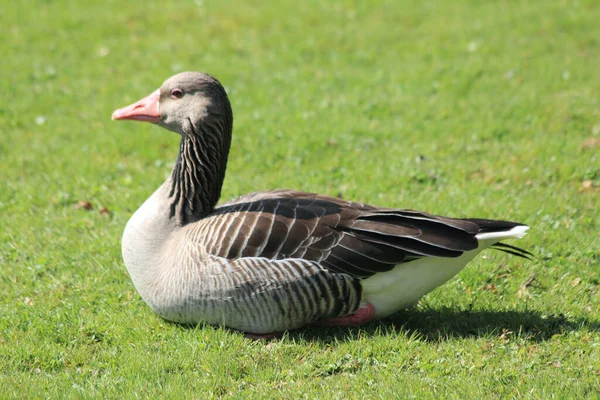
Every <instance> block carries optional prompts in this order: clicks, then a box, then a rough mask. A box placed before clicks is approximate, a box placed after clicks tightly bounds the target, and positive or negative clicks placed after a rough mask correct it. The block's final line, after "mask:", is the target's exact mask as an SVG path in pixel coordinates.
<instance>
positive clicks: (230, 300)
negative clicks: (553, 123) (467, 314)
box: [112, 72, 531, 336]
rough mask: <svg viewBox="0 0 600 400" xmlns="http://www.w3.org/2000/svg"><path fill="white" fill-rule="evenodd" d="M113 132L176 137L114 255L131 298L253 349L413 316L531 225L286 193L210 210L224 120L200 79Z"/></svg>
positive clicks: (229, 119)
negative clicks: (290, 337) (142, 128)
mask: <svg viewBox="0 0 600 400" xmlns="http://www.w3.org/2000/svg"><path fill="white" fill-rule="evenodd" d="M112 119H113V120H134V121H146V122H150V123H153V124H156V125H159V126H161V127H163V128H166V129H168V130H170V131H173V132H175V133H177V134H179V135H180V136H181V140H180V144H179V154H178V156H177V160H176V162H175V165H174V167H173V170H172V172H171V174H170V175H169V176H168V178H167V179H166V180H165V182H164V183H163V184H162V185H161V186H160V187H159V188H158V189H157V190H156V191H155V192H154V194H152V195H151V196H150V198H148V199H147V200H146V201H145V202H144V203H143V204H142V206H141V207H140V208H139V209H138V210H137V211H136V212H135V213H134V214H133V216H132V217H131V219H130V220H129V221H128V223H127V225H126V227H125V230H124V233H123V237H122V255H123V260H124V263H125V266H126V268H127V271H128V272H129V275H130V277H131V279H132V281H133V284H134V286H135V288H136V290H137V291H138V292H139V294H140V295H141V297H142V298H143V300H144V301H145V302H146V303H147V304H148V305H149V306H150V308H151V309H152V310H153V311H154V312H155V313H156V314H158V315H159V316H160V317H162V318H163V319H166V320H169V321H173V322H176V323H182V324H199V323H208V324H212V325H220V326H225V327H228V328H232V329H235V330H239V331H242V332H245V333H248V334H253V335H259V336H260V335H265V336H266V335H269V334H273V333H277V332H282V331H286V330H291V329H297V328H300V327H303V326H305V325H313V326H322V325H326V326H327V325H328V326H358V325H362V324H365V323H367V322H369V321H372V320H374V319H380V318H385V317H388V316H390V315H392V314H394V313H396V312H397V311H399V310H401V309H405V308H409V307H412V306H415V305H416V304H417V303H418V301H419V299H420V298H421V297H422V296H423V295H425V294H426V293H428V292H430V291H431V290H433V289H435V288H436V287H438V286H439V285H441V284H443V283H444V282H446V281H448V280H449V279H450V278H452V277H453V276H454V275H456V274H457V273H458V272H459V271H460V270H462V269H463V267H464V266H465V265H466V264H467V263H468V262H469V261H470V260H472V259H473V257H475V256H476V255H477V254H478V253H480V252H481V251H482V250H484V249H486V248H488V247H493V248H496V249H498V250H502V251H505V252H508V253H512V254H515V255H518V256H521V257H525V258H528V256H530V255H531V253H529V252H528V251H526V250H523V249H520V248H518V247H515V246H511V245H507V244H504V243H500V241H501V240H504V239H512V238H521V237H523V236H524V235H525V233H526V231H527V230H528V229H529V227H528V226H527V225H524V224H521V223H516V222H509V221H501V220H489V219H477V218H460V219H459V218H448V217H443V216H437V215H431V214H428V213H425V212H420V211H413V210H408V209H396V208H385V207H375V206H371V205H368V204H363V203H358V202H354V201H349V200H343V199H340V198H337V197H329V196H325V195H320V194H314V193H305V192H301V191H295V190H285V189H278V190H271V191H263V192H256V193H251V194H247V195H244V196H241V197H238V198H237V199H235V200H233V201H229V202H226V203H224V204H222V205H220V206H218V207H217V202H218V201H219V197H220V194H221V187H222V184H223V180H224V177H225V169H226V166H227V158H228V154H229V148H230V143H231V135H232V128H233V114H232V109H231V105H230V102H229V99H228V96H227V94H226V92H225V89H224V88H223V86H222V85H221V84H220V83H219V81H217V79H215V78H213V77H212V76H210V75H208V74H205V73H201V72H183V73H179V74H177V75H174V76H172V77H171V78H169V79H167V80H166V81H165V82H164V83H163V85H162V86H161V87H160V88H159V89H158V90H156V91H154V92H152V93H151V94H150V95H148V96H147V97H145V98H143V99H141V100H139V101H138V102H136V103H133V104H131V105H129V106H126V107H123V108H120V109H117V110H116V111H114V113H113V114H112Z"/></svg>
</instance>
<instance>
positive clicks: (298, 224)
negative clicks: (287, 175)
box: [192, 190, 512, 278]
mask: <svg viewBox="0 0 600 400" xmlns="http://www.w3.org/2000/svg"><path fill="white" fill-rule="evenodd" d="M510 224H512V223H510ZM479 231H480V226H479V224H478V223H477V222H476V221H471V220H466V219H452V218H445V217H439V216H434V215H430V214H426V213H422V212H417V211H412V210H398V209H388V208H375V207H372V206H369V205H365V204H361V203H355V202H351V201H346V200H342V199H338V198H335V197H329V196H323V195H316V194H312V193H304V192H297V191H291V190H274V191H268V192H258V193H253V194H249V195H246V196H243V197H240V198H238V199H236V200H234V201H232V202H229V203H226V204H224V205H223V206H221V207H219V208H217V209H215V211H214V212H213V213H212V214H211V215H210V216H208V217H206V218H204V219H202V220H200V221H198V222H197V223H196V224H195V227H194V234H193V235H192V238H194V240H195V241H197V242H198V244H201V245H203V246H204V248H205V249H206V251H207V252H208V253H209V254H212V255H215V256H219V257H224V258H227V259H238V258H242V257H264V258H268V259H273V260H280V259H288V258H294V259H305V260H310V261H316V262H319V263H320V265H322V266H323V267H324V268H326V269H328V270H331V271H332V272H336V273H344V274H348V275H350V276H353V277H356V278H365V277H369V276H371V275H373V274H375V273H378V272H384V271H388V270H391V269H392V268H394V266H395V265H397V264H400V263H403V262H409V261H412V260H415V259H418V258H421V257H427V256H433V257H458V256H460V255H461V254H462V253H463V252H465V251H469V250H473V249H476V248H477V246H478V242H477V238H476V237H475V235H476V234H477V233H478V232H479Z"/></svg>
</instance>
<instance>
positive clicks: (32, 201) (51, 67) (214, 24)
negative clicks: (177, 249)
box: [0, 0, 600, 399]
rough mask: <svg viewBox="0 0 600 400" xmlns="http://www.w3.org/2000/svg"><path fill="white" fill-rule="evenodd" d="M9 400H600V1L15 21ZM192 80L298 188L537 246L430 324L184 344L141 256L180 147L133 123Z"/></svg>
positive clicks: (86, 7) (0, 250)
mask: <svg viewBox="0 0 600 400" xmlns="http://www.w3.org/2000/svg"><path fill="white" fill-rule="evenodd" d="M2 8H3V11H2V13H1V14H0V22H1V25H2V32H3V35H2V37H3V39H2V42H1V44H0V46H1V49H2V53H3V54H4V57H3V61H2V63H1V65H0V71H1V72H2V77H3V78H2V80H1V81H0V82H1V87H2V98H3V99H4V100H3V101H2V107H1V119H0V171H1V172H2V177H3V183H2V185H0V266H1V268H0V398H134V397H142V398H165V397H166V398H198V399H204V398H211V397H234V398H273V397H283V398H291V399H296V398H301V397H306V398H315V397H316V398H334V399H335V398H339V399H345V398H390V397H397V398H439V397H442V398H482V397H484V398H506V397H514V398H540V399H547V398H550V397H551V396H555V397H556V398H567V397H572V398H598V397H600V235H599V232H600V211H599V210H600V73H599V66H600V24H599V23H598V21H599V20H600V4H598V2H597V1H594V0H589V1H585V0H579V1H566V0H563V1H537V2H519V1H485V2H484V1H475V0H473V1H459V2H449V1H443V0H437V1H426V2H418V1H391V0H390V1H353V2H350V1H346V2H344V3H343V4H342V3H341V2H336V3H334V2H331V3H329V2H322V1H313V0H311V1H306V2H302V3H300V4H298V3H297V2H292V1H263V2H260V1H253V2H241V1H216V0H204V1H203V0H196V1H173V2H167V1H163V2H148V1H146V2H141V1H131V2H117V1H90V2H81V1H73V0H67V1H42V0H26V1H19V2H7V3H6V4H5V5H4V6H3V7H2ZM184 70H200V71H205V72H209V73H211V74H213V75H214V76H216V77H217V78H218V79H220V80H221V82H222V83H223V84H224V85H225V86H226V88H227V90H228V93H229V95H230V98H231V102H232V105H233V109H234V114H235V123H234V140H233V144H232V151H231V155H230V162H229V167H228V171H227V177H226V181H225V185H224V190H223V196H222V198H223V199H224V200H226V199H230V198H232V197H235V196H237V195H239V194H243V193H247V192H251V191H256V190H262V189H270V188H278V187H288V188H295V189H301V190H305V191H314V192H319V193H324V194H330V195H341V196H343V197H344V198H349V199H354V200H359V201H363V202H367V203H373V204H376V205H382V206H389V207H400V208H413V209H420V210H426V211H429V212H431V213H436V214H442V215H448V216H455V217H467V216H470V217H488V218H497V219H508V220H515V221H520V222H523V223H527V224H528V225H530V226H532V228H533V229H532V230H531V231H530V233H529V234H528V235H527V236H526V237H525V238H524V239H523V240H521V241H513V242H511V243H512V244H515V245H518V246H521V247H524V248H526V249H528V250H530V251H531V252H533V253H535V254H536V255H537V259H535V260H533V261H527V260H524V259H521V258H517V257H511V256H509V255H507V254H504V253H500V252H496V251H492V250H488V251H486V252H484V253H483V255H482V256H480V257H479V258H477V259H476V260H475V261H473V262H472V263H471V264H469V266H468V267H467V268H466V269H465V270H463V271H462V272H461V273H460V274H459V275H458V276H457V277H456V278H454V279H452V280H451V281H450V282H448V283H447V284H446V285H444V286H442V287H441V288H439V289H437V290H435V291H434V292H432V293H430V294H429V295H427V296H426V297H425V298H424V299H423V300H422V301H421V303H420V304H419V306H418V307H417V308H415V309H413V310H408V311H406V312H402V313H400V314H398V315H396V316H394V317H393V318H390V319H388V320H385V321H380V322H376V323H372V324H369V325H367V326H365V327H363V328H360V329H359V328H356V329H347V328H328V329H315V328H307V329H303V330H299V331H294V332H289V333H286V334H285V335H284V337H283V338H282V339H281V340H274V341H269V342H264V341H252V340H250V339H247V338H245V337H244V336H242V335H240V334H239V333H236V332H231V331H228V330H224V329H220V328H215V327H211V326H197V327H183V326H179V325H176V324H172V323H168V322H165V321H163V320H161V319H160V318H158V317H157V316H155V315H154V314H153V313H152V312H151V310H150V309H149V308H148V307H147V306H146V305H145V304H144V302H143V301H142V300H141V298H140V296H139V295H138V294H137V293H136V291H135V289H134V287H133V285H132V283H131V281H130V279H129V276H128V274H127V271H126V269H125V266H124V265H123V262H122V259H121V255H120V237H121V234H122V232H123V228H124V226H125V224H126V222H127V220H128V218H129V217H130V216H131V214H132V213H133V212H134V211H135V210H136V209H137V207H139V205H141V204H142V202H143V201H144V200H145V199H146V198H147V197H148V196H149V195H150V194H151V193H152V192H153V191H154V190H155V188H156V187H158V186H159V185H160V184H161V183H162V181H163V180H164V178H165V177H166V176H167V175H168V174H169V172H170V168H171V167H172V165H173V162H174V160H175V157H176V152H177V145H178V138H177V136H176V135H174V134H170V133H168V132H167V131H165V130H163V129H160V128H157V127H153V126H151V125H149V124H139V123H124V122H120V123H116V122H112V121H111V120H110V115H111V113H112V111H113V110H114V109H116V108H118V107H121V106H124V105H126V104H129V103H131V102H133V101H135V100H137V99H139V98H141V97H142V96H145V95H147V94H149V93H150V92H151V91H152V90H154V89H156V88H157V87H158V86H159V85H160V84H161V83H162V82H163V81H164V80H165V79H166V78H168V77H169V76H171V75H173V74H174V73H177V72H180V71H184Z"/></svg>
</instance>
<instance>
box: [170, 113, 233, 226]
mask: <svg viewBox="0 0 600 400" xmlns="http://www.w3.org/2000/svg"><path fill="white" fill-rule="evenodd" d="M226 117H227V116H226ZM211 122H212V123H210V122H208V123H207V122H203V123H202V124H193V123H192V122H191V120H189V119H188V121H187V123H186V124H185V125H184V126H183V132H182V134H181V142H180V144H179V155H178V156H177V162H176V163H175V167H174V168H173V171H172V173H171V178H170V182H169V186H170V188H169V204H170V214H169V215H170V218H175V219H176V220H177V223H178V224H180V225H181V226H183V225H186V224H188V223H190V222H194V221H197V220H199V219H201V218H203V217H205V216H206V215H208V214H210V213H211V212H212V211H213V209H214V208H215V205H216V204H217V202H218V201H219V197H220V196H221V187H222V186H223V180H224V179H225V170H226V168H227V157H228V155H229V147H230V144H231V131H232V125H233V124H232V118H231V116H229V118H219V119H215V120H213V121H211Z"/></svg>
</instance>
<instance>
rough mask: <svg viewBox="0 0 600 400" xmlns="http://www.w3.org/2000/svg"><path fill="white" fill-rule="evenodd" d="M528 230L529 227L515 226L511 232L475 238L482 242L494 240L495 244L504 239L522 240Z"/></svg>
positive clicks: (479, 235) (488, 233) (491, 233)
mask: <svg viewBox="0 0 600 400" xmlns="http://www.w3.org/2000/svg"><path fill="white" fill-rule="evenodd" d="M528 230H529V227H528V226H527V225H519V226H515V227H514V228H512V229H511V230H509V231H502V232H485V233H480V234H478V235H476V236H475V237H476V238H477V240H479V241H482V240H485V241H488V240H490V241H492V240H493V241H494V242H498V241H500V240H503V239H511V238H515V239H520V238H522V237H523V236H525V235H526V234H527V231H528Z"/></svg>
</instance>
